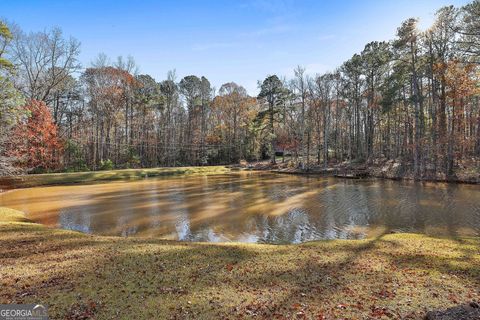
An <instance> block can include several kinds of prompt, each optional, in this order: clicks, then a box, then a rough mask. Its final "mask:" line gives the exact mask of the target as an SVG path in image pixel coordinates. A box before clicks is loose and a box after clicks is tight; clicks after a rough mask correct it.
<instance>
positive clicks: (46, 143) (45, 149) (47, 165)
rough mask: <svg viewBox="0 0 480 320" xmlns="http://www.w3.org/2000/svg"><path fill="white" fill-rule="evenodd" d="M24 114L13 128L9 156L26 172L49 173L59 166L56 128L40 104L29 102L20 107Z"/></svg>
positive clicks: (45, 108)
mask: <svg viewBox="0 0 480 320" xmlns="http://www.w3.org/2000/svg"><path fill="white" fill-rule="evenodd" d="M23 108H24V109H25V111H26V113H27V115H28V117H26V119H24V121H20V122H19V123H18V124H17V126H16V127H15V128H14V129H13V135H12V139H11V141H12V142H13V144H12V147H11V151H10V154H11V155H12V156H15V157H17V158H18V159H19V162H20V164H21V165H23V166H24V167H26V168H27V169H29V170H35V169H44V170H52V169H56V168H58V166H59V163H60V161H59V155H60V154H62V148H63V144H62V143H61V141H60V139H59V137H58V133H57V126H56V125H55V123H54V122H53V118H52V114H51V113H50V110H49V109H48V107H47V105H46V104H45V102H43V101H37V100H31V101H29V102H28V103H27V104H26V105H25V106H24V107H23Z"/></svg>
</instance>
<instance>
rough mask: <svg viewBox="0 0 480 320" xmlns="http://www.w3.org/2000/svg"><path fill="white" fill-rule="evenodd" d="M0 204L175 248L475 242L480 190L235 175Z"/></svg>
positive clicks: (44, 191)
mask: <svg viewBox="0 0 480 320" xmlns="http://www.w3.org/2000/svg"><path fill="white" fill-rule="evenodd" d="M0 206H7V207H11V208H14V209H18V210H22V211H25V212H27V214H28V215H29V217H30V218H31V219H33V220H35V221H37V222H40V223H43V224H46V225H51V226H60V227H62V228H65V229H71V230H77V231H81V232H85V233H96V234H104V235H120V236H159V237H164V238H168V239H178V240H185V241H210V242H219V241H241V242H266V243H299V242H304V241H310V240H317V239H359V238H364V237H368V236H375V235H378V234H380V233H384V232H395V231H399V232H420V233H426V234H431V235H442V236H450V237H455V236H459V235H480V187H479V186H471V185H453V184H452V185H448V184H434V183H413V182H397V181H388V180H385V181H383V180H370V181H358V180H339V179H333V178H321V177H300V176H290V175H273V174H265V173H246V172H241V173H235V174H230V175H218V176H201V177H199V176H192V177H177V178H154V179H152V178H150V179H147V180H142V181H134V182H114V183H105V184H95V185H83V186H55V187H45V188H32V189H21V190H14V191H11V192H7V193H4V194H0Z"/></svg>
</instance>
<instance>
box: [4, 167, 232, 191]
mask: <svg viewBox="0 0 480 320" xmlns="http://www.w3.org/2000/svg"><path fill="white" fill-rule="evenodd" d="M229 171H230V169H228V168H227V167H224V166H205V167H169V168H166V167H165V168H148V169H123V170H109V171H91V172H70V173H46V174H31V175H24V176H16V177H5V178H1V179H0V186H1V185H5V186H7V187H13V188H29V187H36V186H42V185H61V184H73V183H95V182H98V181H109V180H134V179H143V178H146V177H155V176H173V175H185V174H218V173H226V172H229Z"/></svg>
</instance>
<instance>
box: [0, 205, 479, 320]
mask: <svg viewBox="0 0 480 320" xmlns="http://www.w3.org/2000/svg"><path fill="white" fill-rule="evenodd" d="M0 243H1V245H0V275H1V277H0V281H1V283H0V285H1V288H2V289H1V290H0V303H45V304H47V305H48V306H49V314H50V316H51V318H52V319H63V318H66V319H88V318H95V319H164V318H165V319H218V318H229V319H232V318H256V319H258V318H260V319H272V318H274V319H275V318H278V319H291V318H308V319H311V318H312V319H345V318H348V319H366V318H373V319H377V318H378V319H381V318H384V319H388V318H401V317H404V318H407V319H409V318H412V319H418V318H420V317H421V316H422V315H423V314H424V313H425V312H426V311H427V310H430V309H432V308H441V309H443V308H446V307H448V306H450V305H455V304H457V303H462V302H466V301H471V300H478V299H479V298H480V292H479V290H480V289H479V288H480V239H478V238H462V239H439V238H430V237H427V236H422V235H414V234H385V235H382V236H380V237H378V238H375V239H368V240H346V241H345V240H336V241H318V242H311V243H306V244H301V245H257V244H210V243H182V242H175V241H164V240H159V239H146V238H144V239H141V238H118V237H102V236H90V235H85V234H81V233H77V232H71V231H64V230H58V229H51V228H47V227H44V226H42V225H39V224H35V223H31V222H29V221H28V220H27V219H25V217H24V216H23V214H22V213H21V212H18V211H15V210H11V209H5V208H0Z"/></svg>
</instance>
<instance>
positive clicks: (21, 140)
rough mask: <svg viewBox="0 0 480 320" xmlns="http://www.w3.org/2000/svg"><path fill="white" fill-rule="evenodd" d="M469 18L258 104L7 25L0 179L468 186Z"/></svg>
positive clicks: (472, 155) (479, 51) (279, 84)
mask: <svg viewBox="0 0 480 320" xmlns="http://www.w3.org/2000/svg"><path fill="white" fill-rule="evenodd" d="M479 17H480V1H479V0H475V1H473V2H471V3H469V4H467V5H465V6H463V7H460V8H458V7H454V6H447V7H443V8H440V9H439V10H438V11H437V12H436V14H435V21H434V23H433V25H431V26H430V27H429V28H428V29H426V30H419V27H418V20H417V19H414V18H411V19H408V20H406V21H404V22H403V23H401V25H400V26H399V27H398V29H397V31H396V37H395V38H394V39H392V40H391V41H387V42H386V41H372V42H370V43H368V44H366V45H365V48H364V49H363V50H362V51H361V52H359V53H356V54H354V55H353V56H352V57H351V58H350V59H349V60H347V61H345V62H344V63H343V64H342V65H341V66H338V68H336V69H335V70H332V71H331V72H327V73H324V74H317V75H310V74H309V73H308V70H306V69H305V68H304V67H302V66H298V67H297V68H296V69H295V70H294V77H293V78H291V79H287V78H284V77H282V76H281V75H275V74H274V71H275V70H272V74H271V75H267V76H266V77H265V79H263V80H261V81H259V82H258V88H259V94H258V96H249V95H248V94H247V91H246V89H245V88H243V87H242V86H241V85H240V84H237V83H235V82H233V81H232V82H229V83H225V84H223V85H221V86H220V88H214V87H213V86H212V85H211V83H210V82H209V80H208V79H207V78H206V77H205V76H201V75H189V76H186V77H184V78H182V79H179V78H178V77H177V75H176V72H175V70H171V71H168V73H167V75H166V79H154V78H153V77H152V76H150V75H148V74H146V73H145V74H141V73H139V72H138V70H139V66H138V65H137V64H136V62H135V60H134V58H133V57H131V56H128V57H127V58H125V57H122V56H120V57H118V58H116V59H111V58H110V57H107V56H106V55H105V54H99V55H98V57H97V58H96V59H95V60H94V61H92V62H91V64H90V65H88V66H82V65H81V63H80V61H79V53H80V50H81V45H80V42H79V41H78V40H77V39H75V38H73V37H67V36H65V35H64V34H63V32H62V30H61V29H60V28H57V27H55V28H51V29H47V30H44V31H39V32H33V33H26V32H24V31H22V29H21V27H20V26H18V25H16V24H14V23H13V22H8V21H4V22H2V23H1V24H0V68H1V73H0V86H1V89H0V93H1V96H0V174H1V175H14V174H19V173H26V172H28V173H39V172H60V171H88V170H108V169H114V168H140V167H158V166H172V167H173V166H188V165H195V166H198V165H216V164H234V163H239V162H240V161H261V160H265V161H267V160H268V161H270V162H272V163H275V162H276V161H281V160H278V158H276V156H275V155H279V154H280V155H282V154H283V155H284V156H285V155H287V156H288V163H289V166H292V167H296V168H300V169H302V170H309V169H311V168H314V167H317V168H329V167H331V166H333V165H335V164H339V163H343V162H348V163H355V164H366V165H368V164H371V163H375V162H378V161H380V162H381V161H388V160H395V161H397V162H399V163H401V164H402V166H403V167H404V168H405V170H406V171H407V172H410V173H411V174H412V176H413V177H414V178H416V179H424V178H427V177H432V176H441V177H444V178H445V179H449V178H450V177H453V176H455V174H456V172H457V171H458V170H471V171H472V172H477V171H478V170H479V169H478V168H480V73H479V70H480V69H479V63H480V19H479ZM234 76H235V75H232V78H233V77H234ZM232 80H233V79H232ZM283 159H285V157H284V158H283ZM477 173H478V172H477Z"/></svg>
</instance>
